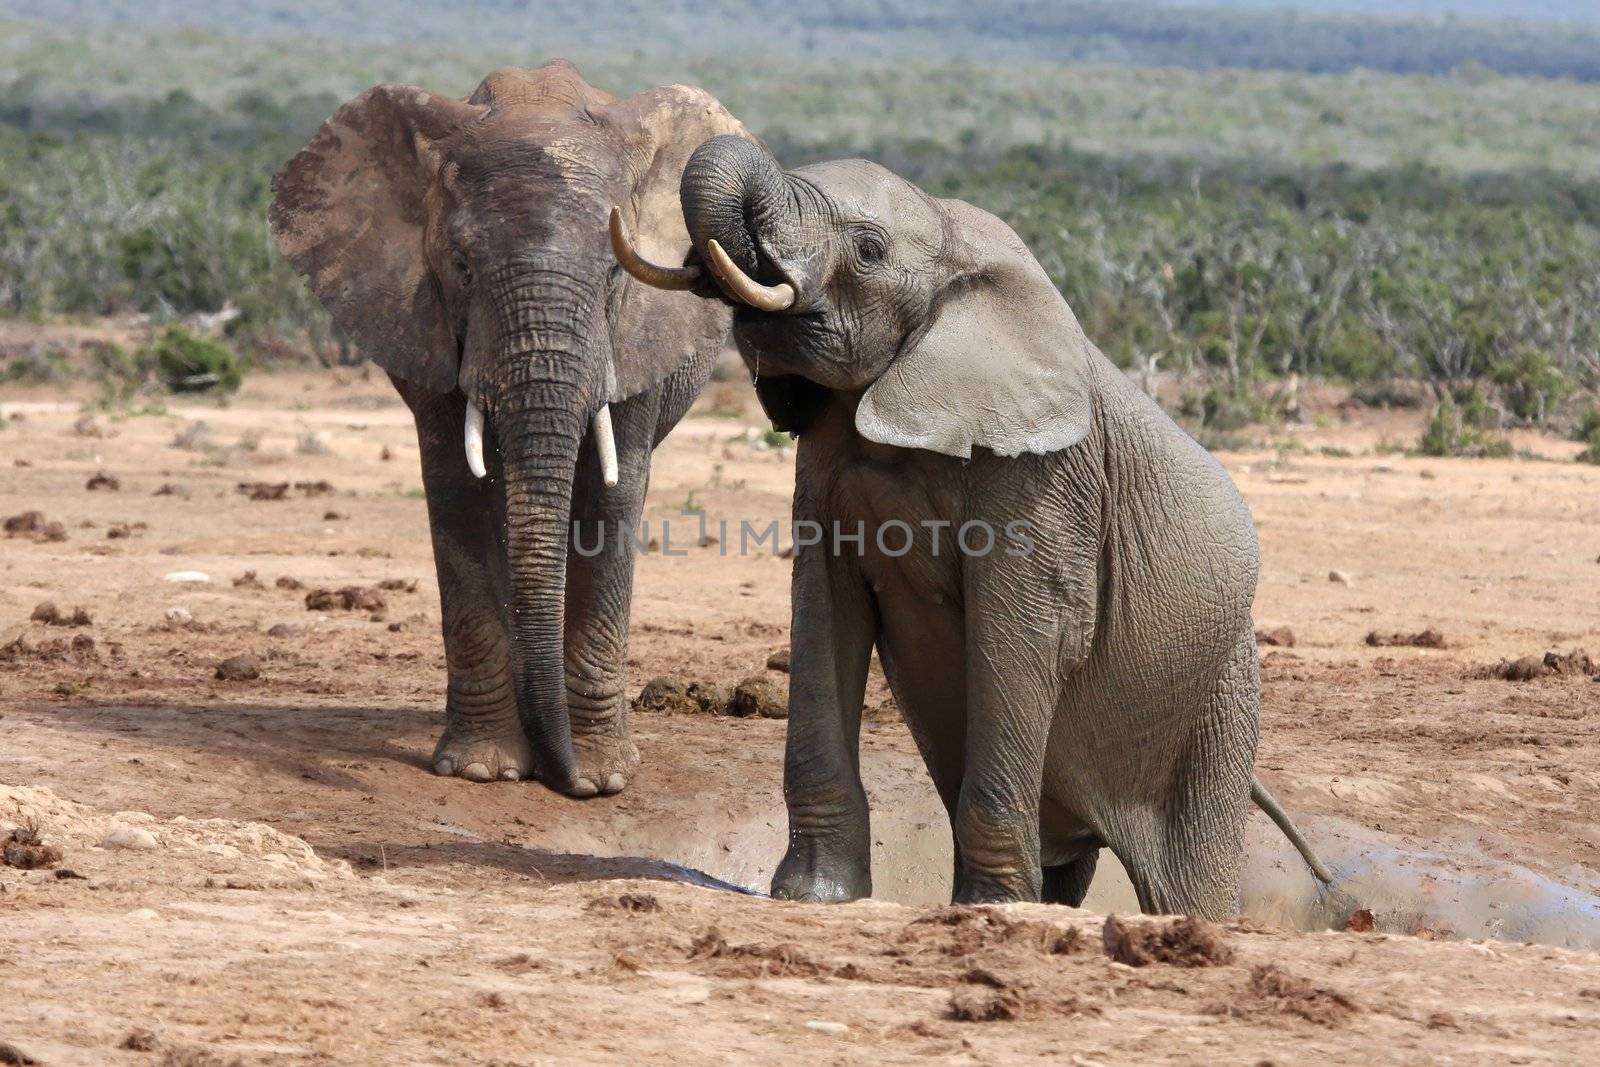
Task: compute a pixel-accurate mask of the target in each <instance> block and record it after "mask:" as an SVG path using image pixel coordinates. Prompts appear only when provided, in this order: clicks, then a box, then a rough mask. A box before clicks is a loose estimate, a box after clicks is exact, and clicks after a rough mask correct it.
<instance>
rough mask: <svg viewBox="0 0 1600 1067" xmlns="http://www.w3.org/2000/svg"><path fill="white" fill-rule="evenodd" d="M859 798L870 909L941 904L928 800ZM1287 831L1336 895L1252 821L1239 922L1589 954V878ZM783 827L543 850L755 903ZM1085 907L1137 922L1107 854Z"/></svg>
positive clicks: (764, 820) (757, 821) (1127, 886)
mask: <svg viewBox="0 0 1600 1067" xmlns="http://www.w3.org/2000/svg"><path fill="white" fill-rule="evenodd" d="M869 794H871V795H872V802H873V808H872V825H873V885H874V895H875V896H876V897H878V898H879V899H884V900H893V901H898V902H901V903H907V904H930V903H943V902H946V901H948V900H949V892H950V889H949V887H950V864H951V859H950V857H951V849H950V830H949V824H948V822H947V821H946V818H945V813H944V809H943V807H942V806H940V804H939V802H938V799H937V798H936V797H935V796H934V794H933V792H932V790H931V789H928V790H926V791H915V790H907V789H906V788H905V787H904V783H903V782H902V783H900V784H899V785H898V786H897V788H895V789H894V790H874V789H872V787H871V785H870V784H869ZM908 794H909V795H908ZM1299 822H1300V825H1301V826H1302V828H1303V830H1304V832H1305V833H1306V835H1307V836H1308V838H1309V839H1310V840H1311V842H1312V844H1313V846H1314V847H1315V848H1316V849H1317V850H1318V852H1319V853H1320V855H1321V856H1322V858H1323V860H1324V861H1325V862H1326V863H1327V864H1328V865H1329V866H1330V867H1331V868H1332V869H1333V870H1334V872H1335V873H1336V875H1337V878H1338V880H1337V883H1336V886H1335V892H1332V893H1328V892H1319V886H1318V883H1317V882H1316V880H1315V879H1314V878H1313V877H1312V876H1311V874H1310V872H1309V871H1308V870H1307V869H1306V867H1305V865H1304V863H1302V862H1301V861H1300V858H1299V856H1298V855H1297V854H1296V853H1295V852H1294V850H1293V848H1292V847H1291V846H1290V845H1289V844H1288V842H1287V841H1285V840H1284V839H1283V838H1282V836H1281V835H1279V833H1278V831H1277V829H1276V828H1275V827H1274V826H1272V824H1271V823H1269V822H1268V821H1267V819H1266V818H1265V816H1262V815H1260V814H1259V813H1252V816H1251V823H1250V826H1249V829H1248V831H1247V836H1246V852H1247V855H1246V863H1245V871H1244V874H1243V878H1242V880H1241V903H1242V910H1243V912H1244V913H1245V914H1246V915H1248V916H1251V917H1254V918H1258V919H1260V920H1262V921H1264V922H1268V923H1271V924H1274V925H1280V926H1288V927H1293V928H1297V929H1303V930H1317V929H1328V928H1329V927H1330V926H1331V925H1342V924H1343V923H1344V921H1345V919H1346V918H1347V917H1348V916H1349V915H1350V913H1351V912H1352V911H1354V910H1355V909H1357V908H1361V909H1366V910H1368V911H1371V912H1372V914H1373V918H1374V921H1375V926H1376V928H1377V929H1378V930H1380V931H1384V932H1392V933H1404V934H1416V933H1420V934H1422V935H1423V936H1431V937H1436V938H1450V939H1481V938H1496V939H1502V940H1507V941H1516V942H1522V941H1533V942H1540V943H1544V944H1551V945H1559V946H1563V947H1567V948H1574V949H1596V948H1600V895H1597V893H1600V878H1596V877H1595V875H1594V874H1592V873H1586V872H1582V871H1574V872H1571V878H1570V883H1571V884H1563V883H1561V882H1557V881H1554V880H1551V879H1549V878H1546V877H1543V876H1541V875H1539V874H1537V873H1535V872H1534V871H1532V870H1529V869H1528V868H1526V867H1522V866H1519V865H1515V864H1510V863H1505V862H1499V861H1494V860H1489V859H1486V858H1485V857H1483V856H1482V854H1481V851H1480V850H1479V848H1478V847H1477V844H1476V842H1475V840H1474V839H1473V838H1472V837H1471V836H1470V835H1468V834H1466V833H1463V834H1462V835H1461V836H1460V837H1459V838H1458V839H1456V840H1452V841H1448V842H1438V843H1436V845H1435V847H1434V848H1432V849H1431V850H1417V849H1415V848H1408V847H1405V846H1404V845H1402V844H1401V843H1400V842H1399V841H1398V840H1397V839H1395V838H1393V837H1392V836H1390V835H1387V834H1384V833H1381V832H1378V831H1374V830H1368V829H1366V828H1363V827H1361V826H1358V825H1356V824H1355V823H1351V822H1345V821H1342V820H1337V819H1331V818H1317V817H1311V816H1306V817H1302V818H1300V820H1299ZM786 825H787V823H786V819H785V815H784V811H783V808H782V804H781V802H780V801H778V800H777V799H776V798H774V800H773V802H772V804H771V806H770V807H764V808H763V807H757V808H756V809H755V810H754V811H746V812H738V813H720V812H719V813H704V814H702V815H697V816H696V817H695V818H693V819H684V818H681V817H676V816H675V817H673V818H670V819H666V818H663V819H661V820H659V821H655V820H639V821H634V822H631V823H628V824H622V825H619V824H616V823H613V824H612V825H610V826H608V827H606V828H605V829H604V830H603V831H601V833H603V835H604V837H605V840H603V841H602V840H600V839H599V835H598V834H596V833H595V831H596V830H598V829H599V828H597V827H589V828H587V829H581V830H580V829H578V828H575V827H569V828H568V829H567V830H565V831H563V832H560V833H559V837H560V838H561V839H560V840H553V841H552V842H551V846H552V847H554V848H557V849H559V851H560V852H561V853H563V854H564V857H563V858H564V859H565V860H568V861H570V860H572V859H575V858H577V856H578V855H582V854H588V855H592V856H596V857H609V859H608V860H606V861H596V862H597V863H599V864H600V865H602V866H610V865H611V864H614V863H617V862H624V863H630V864H631V863H634V862H639V861H638V860H637V859H634V858H638V857H645V858H648V859H649V860H655V861H662V862H663V864H664V866H661V867H660V868H658V869H655V871H654V873H656V874H658V875H666V876H668V877H683V878H687V879H690V880H695V881H702V880H703V879H706V878H709V879H711V880H713V882H715V883H722V884H726V885H727V886H729V887H742V888H747V889H750V890H755V891H761V892H764V891H765V889H766V886H767V884H768V882H769V880H770V879H771V877H772V871H773V868H774V867H775V866H776V864H777V861H778V859H779V858H780V857H781V856H782V854H783V849H784V844H785V834H786ZM598 873H599V872H598V871H597V874H598ZM602 876H603V875H602ZM1084 906H1085V907H1087V908H1090V909H1091V910H1094V911H1098V912H1103V913H1109V912H1127V911H1136V910H1137V909H1138V904H1137V901H1136V898H1135V896H1134V892H1133V887H1132V885H1131V883H1130V882H1129V880H1128V876H1127V873H1126V872H1125V871H1124V870H1123V868H1122V866H1121V864H1119V863H1118V862H1117V861H1116V858H1115V857H1114V856H1112V855H1111V853H1110V852H1109V851H1107V852H1103V853H1102V854H1101V860H1100V866H1099V871H1098V873H1097V876H1096V878H1095V882H1094V885H1093V887H1092V888H1091V889H1090V892H1089V896H1088V899H1087V900H1086V901H1085V902H1084Z"/></svg>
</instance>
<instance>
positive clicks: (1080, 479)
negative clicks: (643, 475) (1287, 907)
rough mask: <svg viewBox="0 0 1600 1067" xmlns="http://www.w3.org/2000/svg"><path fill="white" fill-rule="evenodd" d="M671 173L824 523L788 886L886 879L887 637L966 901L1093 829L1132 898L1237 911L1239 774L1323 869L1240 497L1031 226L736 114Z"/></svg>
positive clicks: (802, 685) (1081, 871) (1073, 876)
mask: <svg viewBox="0 0 1600 1067" xmlns="http://www.w3.org/2000/svg"><path fill="white" fill-rule="evenodd" d="M682 199H683V211H684V215H685V218H686V219H687V222H688V227H689V232H690V234H691V236H692V238H693V240H694V243H695V246H696V249H697V250H699V251H700V252H701V253H702V255H703V258H704V262H705V263H706V265H707V266H708V267H709V268H710V271H711V274H712V275H713V276H714V280H715V288H714V289H713V288H710V287H708V286H707V284H706V282H705V281H704V280H702V281H701V283H700V288H699V291H700V293H701V294H702V295H711V294H716V295H720V296H721V297H723V298H725V299H726V300H727V301H730V302H732V303H734V304H735V305H736V306H737V307H738V310H737V312H736V314H735V318H734V326H733V336H734V338H735V340H736V342H737V344H738V347H739V350H740V352H741V354H742V355H743V357H744V359H745V362H746V363H747V364H748V366H749V368H750V370H751V371H752V372H753V374H754V375H755V380H756V389H757V391H758V393H759V394H760V396H761V400H762V402H763V404H764V406H765V408H766V410H767V412H768V414H769V415H770V416H771V417H772V419H773V421H774V422H775V423H776V424H777V426H778V427H779V428H780V429H786V430H790V431H792V432H794V433H797V434H798V435H799V447H798V450H797V457H796V474H795V477H796V486H795V496H794V515H795V519H796V520H797V523H805V524H807V527H806V528H807V529H808V530H810V531H812V532H811V534H810V535H809V536H806V537H805V538H803V543H802V546H801V547H800V550H799V552H798V553H797V555H796V556H795V561H794V575H793V590H792V596H793V635H792V641H793V653H792V672H793V673H792V681H791V689H790V705H789V732H788V741H787V752H786V757H785V767H784V794H785V798H786V801H787V804H788V810H789V846H788V851H787V853H786V854H785V856H784V857H783V860H782V862H781V864H780V865H779V867H778V869H777V872H776V874H775V876H774V879H773V883H772V891H773V894H774V895H775V896H779V897H789V898H797V899H807V900H823V901H838V900H849V899H852V898H856V897H861V896H865V895H868V894H870V892H871V889H872V880H871V869H870V856H869V851H870V850H869V842H870V840H871V836H870V833H869V830H868V819H869V813H868V810H867V798H866V794H865V793H864V791H863V789H862V785H861V777H860V771H859V758H858V734H859V730H860V720H861V705H862V695H863V688H864V685H865V681H866V677H867V670H868V662H869V658H870V657H871V655H872V650H873V647H874V645H876V647H877V650H878V653H879V657H880V659H881V661H882V664H883V669H884V672H885V674H886V675H887V678H888V681H889V684H890V687H891V689H892V690H893V693H894V696H895V699H896V701H897V703H898V704H899V706H900V708H901V710H902V712H903V714H904V716H905V719H906V722H907V724H908V725H909V727H910V729H911V732H912V734H913V736H914V737H915V739H916V742H917V744H918V745H919V747H920V749H921V751H922V755H923V759H924V760H925V762H926V764H927V767H928V770H929V772H930V773H931V775H932V778H933V781H934V785H935V786H936V788H937V789H938V792H939V795H940V796H941V797H942V798H943V801H944V804H945V807H946V808H947V810H948V812H949V816H950V821H951V827H952V832H953V836H954V843H955V853H956V871H955V880H954V898H955V900H956V901H958V902H969V903H970V902H992V901H1010V900H1039V899H1044V900H1047V901H1059V902H1065V903H1069V904H1077V903H1079V902H1081V901H1082V899H1083V897H1084V894H1085V892H1086V891H1087V889H1088V886H1089V882H1090V879H1091V878H1092V876H1093V873H1094V869H1095V863H1096V859H1097V857H1098V855H1099V850H1100V849H1101V848H1102V847H1109V848H1110V849H1111V850H1112V851H1113V852H1114V853H1115V854H1116V855H1117V856H1118V858H1119V859H1120V860H1121V861H1122V862H1123V864H1124V865H1125V866H1126V867H1127V870H1128V873H1129V875H1130V877H1131V879H1132V881H1133V885H1134V888H1135V890H1136V892H1137V893H1138V897H1139V904H1140V907H1141V908H1142V909H1144V910H1145V911H1149V912H1186V913H1192V914H1197V915H1203V916H1211V917H1218V916H1222V915H1226V914H1231V913H1233V912H1234V911H1235V910H1236V909H1237V906H1238V884H1239V874H1240V866H1241V863H1242V855H1243V847H1242V836H1243V831H1244V825H1245V816H1246V813H1247V811H1248V808H1249V804H1250V802H1251V800H1252V797H1254V799H1255V801H1256V803H1258V804H1259V805H1260V806H1261V807H1262V808H1263V809H1264V810H1266V811H1267V812H1268V814H1269V815H1271V816H1272V818H1273V819H1274V821H1276V822H1277V823H1278V825H1279V826H1280V827H1281V828H1282V829H1283V830H1284V832H1285V833H1286V834H1287V835H1288V836H1289V837H1290V839H1291V841H1293V842H1294V843H1295V845H1296V847H1297V848H1299V849H1300V850H1301V853H1302V855H1303V856H1304V857H1305V858H1306V860H1307V862H1308V863H1310V864H1312V866H1313V869H1314V870H1315V872H1316V873H1317V875H1318V877H1320V878H1322V879H1323V880H1324V881H1326V880H1327V871H1326V869H1325V868H1323V867H1322V866H1321V865H1320V863H1318V862H1317V861H1316V858H1315V856H1313V855H1312V853H1311V852H1310V850H1309V849H1308V848H1307V847H1306V844H1305V842H1304V840H1303V839H1301V837H1300V836H1299V834H1298V833H1296V832H1295V830H1294V828H1293V826H1292V825H1291V824H1290V823H1289V821H1288V819H1287V817H1286V816H1285V815H1284V813H1283V811H1282V809H1281V808H1279V807H1278V805H1277V804H1276V803H1275V802H1274V801H1273V800H1272V798H1271V797H1270V796H1269V795H1268V794H1267V793H1266V791H1265V790H1264V789H1262V788H1261V787H1260V785H1259V784H1258V783H1257V782H1256V781H1255V778H1254V772H1253V765H1254V759H1255V749H1256V732H1257V718H1258V711H1259V704H1260V680H1259V673H1258V664H1257V659H1256V648H1255V640H1254V634H1253V629H1252V625H1251V602H1252V600H1253V598H1254V595H1255V586H1256V569H1257V548H1256V536H1255V529H1254V525H1253V523H1252V521H1251V518H1250V513H1249V511H1248V510H1247V509H1246V507H1245V504H1244V501H1243V500H1242V499H1241V498H1240V496H1239V493H1238V492H1237V490H1236V489H1235V488H1234V486H1233V483H1232V482H1231V481H1230V480H1229V478H1228V476H1227V474H1226V473H1225V472H1224V471H1223V470H1222V468H1221V467H1220V466H1219V465H1218V464H1217V463H1216V462H1215V461H1214V460H1213V459H1212V458H1211V456H1210V455H1209V454H1208V453H1207V452H1206V451H1205V450H1204V449H1203V448H1201V447H1200V446H1199V445H1198V444H1196V443H1195V442H1194V440H1193V439H1191V438H1190V437H1189V436H1188V435H1187V434H1185V433H1184V432H1183V431H1182V430H1181V429H1179V427H1178V426H1176V425H1175V424H1174V423H1173V422H1172V421H1171V420H1170V419H1169V418H1168V417H1167V416H1166V414H1165V413H1163V412H1162V410H1161V409H1160V408H1159V407H1158V406H1156V404H1154V403H1153V402H1152V401H1151V400H1150V399H1149V398H1148V397H1146V396H1145V395H1144V394H1143V393H1141V392H1140V391H1139V390H1138V389H1136V388H1134V387H1133V385H1132V384H1131V383H1130V382H1129V380H1128V379H1127V377H1126V376H1125V375H1123V374H1122V373H1121V372H1120V371H1118V370H1117V368H1116V367H1114V366H1113V365H1112V364H1111V363H1110V362H1109V361H1107V360H1106V358H1105V357H1104V356H1102V355H1101V354H1100V353H1099V352H1098V351H1097V350H1096V349H1095V347H1094V346H1093V345H1092V344H1091V343H1090V342H1089V341H1088V339H1087V338H1086V337H1085V336H1084V333H1083V331H1082V329H1081V328H1080V327H1079V325H1078V322H1077V320H1076V318H1075V317H1074V316H1073V314H1072V311H1071V310H1070V309H1069V308H1068V306H1067V304H1066V302H1065V301H1064V300H1063V299H1062V298H1061V295H1060V293H1058V292H1057V290H1056V288H1055V286H1054V285H1053V284H1052V283H1051V281H1050V279H1049V277H1048V276H1047V275H1046V274H1045V271H1044V270H1043V268H1041V267H1040V266H1039V264H1038V263H1037V262H1036V261H1035V260H1034V258H1033V257H1032V256H1031V255H1030V254H1029V253H1028V251H1027V249H1026V248H1025V247H1024V245H1023V244H1022V242H1021V241H1020V240H1019V239H1018V238H1017V236H1016V234H1014V233H1013V232H1012V231H1011V230H1010V229H1009V228H1008V227H1007V226H1006V225H1005V224H1004V223H1002V222H1000V220H998V219H996V218H995V217H994V216H992V215H989V214H987V213H986V212H983V211H980V210H978V209H977V208H974V207H972V206H970V205H968V204H965V203H961V202H959V201H954V200H936V199H934V198H932V197H929V196H927V195H925V194H924V193H923V192H921V191H920V190H918V189H917V188H916V187H915V186H913V185H911V184H910V183H908V182H906V181H904V180H902V179H900V178H898V177H896V176H895V175H894V174H891V173H890V172H888V171H886V170H884V169H883V168H881V167H878V166H875V165H873V164H870V163H867V162H863V161H860V160H849V161H843V162H834V163H826V164H819V165H816V166H810V167H805V168H802V169H799V170H795V171H792V172H784V171H782V170H781V169H780V168H779V166H778V165H777V163H776V162H775V161H774V160H773V159H772V157H771V156H770V155H768V154H767V153H766V152H765V151H764V150H763V149H762V148H760V147H759V146H757V145H755V144H752V143H750V142H748V141H743V140H740V139H737V138H729V137H718V138H715V139H713V140H711V141H709V142H708V143H706V144H705V145H703V146H701V147H700V148H699V149H698V150H697V151H696V152H695V154H694V156H693V157H692V158H691V159H690V160H689V162H688V164H687V166H686V168H685V170H684V177H683V185H682ZM812 524H814V525H812ZM797 529H798V527H797ZM797 540H802V539H801V538H800V537H799V535H798V533H797ZM806 542H809V543H806Z"/></svg>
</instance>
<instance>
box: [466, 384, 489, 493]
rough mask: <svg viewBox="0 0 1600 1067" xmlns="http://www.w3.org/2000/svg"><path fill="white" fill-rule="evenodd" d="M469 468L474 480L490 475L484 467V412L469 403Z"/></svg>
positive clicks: (467, 441)
mask: <svg viewBox="0 0 1600 1067" xmlns="http://www.w3.org/2000/svg"><path fill="white" fill-rule="evenodd" d="M466 445H467V468H468V469H469V470H471V471H472V476H473V477H474V478H482V477H483V476H484V475H486V474H488V473H489V470H488V468H487V467H485V466H484V465H483V412H482V411H480V410H478V405H476V404H474V403H473V402H472V401H470V400H469V401H467V440H466Z"/></svg>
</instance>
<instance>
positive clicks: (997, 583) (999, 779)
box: [952, 557, 1093, 904]
mask: <svg viewBox="0 0 1600 1067" xmlns="http://www.w3.org/2000/svg"><path fill="white" fill-rule="evenodd" d="M1050 569H1051V568H1050V567H1049V566H1048V565H1046V566H1039V565H1037V561H1030V560H1012V559H996V558H994V557H989V558H983V559H974V560H969V561H968V567H967V573H966V576H965V585H966V598H965V599H966V617H967V623H966V625H967V639H966V656H967V759H966V768H965V771H964V772H963V775H962V780H961V798H960V800H959V801H958V802H957V804H956V811H955V820H954V821H955V827H954V829H955V838H956V846H957V853H958V862H957V867H956V880H955V886H954V891H953V893H952V898H953V900H954V901H955V902H956V903H958V904H981V903H1001V902H1006V901H1013V900H1030V901H1031V900H1039V899H1040V894H1041V889H1042V881H1043V878H1042V870H1041V868H1040V858H1039V795H1040V788H1041V786H1042V783H1043V778H1044V759H1045V750H1046V747H1047V744H1048V742H1049V737H1050V725H1051V722H1052V720H1053V719H1054V716H1055V711H1056V704H1057V702H1058V700H1059V699H1060V695H1061V678H1062V672H1063V670H1064V669H1066V667H1067V663H1066V662H1064V661H1070V660H1073V659H1079V658H1081V657H1080V652H1081V649H1080V648H1079V647H1077V646H1078V640H1077V638H1076V637H1075V638H1074V639H1073V640H1072V641H1069V642H1068V643H1069V644H1071V645H1073V646H1074V647H1072V648H1064V647H1063V640H1062V637H1063V633H1064V632H1073V633H1076V630H1075V629H1074V628H1070V627H1067V628H1064V627H1063V625H1062V619H1063V610H1064V609H1065V610H1066V611H1068V612H1070V611H1072V610H1073V609H1074V607H1076V605H1073V604H1072V601H1073V600H1074V599H1077V598H1075V597H1073V596H1072V594H1071V593H1070V592H1067V591H1063V590H1060V589H1057V588H1056V587H1055V583H1052V582H1051V581H1050V580H1049V576H1048V575H1049V571H1050ZM1091 573H1092V572H1091ZM1082 588H1083V587H1082V586H1081V585H1080V587H1079V588H1078V590H1077V592H1078V594H1079V597H1081V596H1082ZM1087 588H1089V589H1091V590H1092V588H1093V585H1092V581H1091V582H1090V583H1089V584H1088V586H1087Z"/></svg>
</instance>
